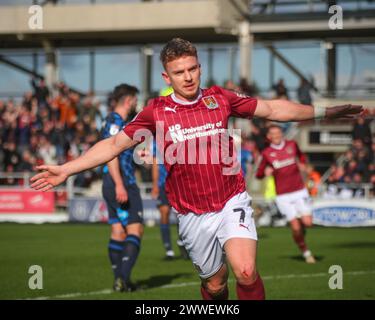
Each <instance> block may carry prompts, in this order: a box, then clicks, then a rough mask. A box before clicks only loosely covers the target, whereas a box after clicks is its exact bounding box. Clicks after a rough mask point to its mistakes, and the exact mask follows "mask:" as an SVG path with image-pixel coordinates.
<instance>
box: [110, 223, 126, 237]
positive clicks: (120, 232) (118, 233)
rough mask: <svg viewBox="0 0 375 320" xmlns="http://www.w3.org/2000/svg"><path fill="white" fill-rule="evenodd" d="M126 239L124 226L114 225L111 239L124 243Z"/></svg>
mask: <svg viewBox="0 0 375 320" xmlns="http://www.w3.org/2000/svg"><path fill="white" fill-rule="evenodd" d="M125 238H126V233H125V230H124V228H123V227H122V225H121V224H120V223H116V224H113V225H112V228H111V239H113V240H116V241H124V240H125Z"/></svg>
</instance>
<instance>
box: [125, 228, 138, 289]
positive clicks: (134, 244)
mask: <svg viewBox="0 0 375 320" xmlns="http://www.w3.org/2000/svg"><path fill="white" fill-rule="evenodd" d="M140 247H141V239H140V238H139V237H137V236H134V235H128V236H127V237H126V239H125V245H124V251H123V253H122V263H121V275H122V278H123V279H124V281H125V282H128V281H129V280H130V275H131V271H132V269H133V266H134V264H135V262H136V261H137V258H138V254H139V249H140Z"/></svg>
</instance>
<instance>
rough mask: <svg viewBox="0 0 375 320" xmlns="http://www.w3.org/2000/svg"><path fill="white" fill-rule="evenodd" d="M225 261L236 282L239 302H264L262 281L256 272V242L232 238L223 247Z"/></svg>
mask: <svg viewBox="0 0 375 320" xmlns="http://www.w3.org/2000/svg"><path fill="white" fill-rule="evenodd" d="M224 249H225V253H226V256H227V260H228V262H229V264H230V266H231V268H232V270H233V273H234V276H235V278H236V280H237V287H236V289H237V296H238V299H240V300H264V299H265V291H264V286H263V281H262V279H261V277H260V275H259V273H258V272H257V270H256V251H257V242H256V241H255V240H252V239H245V238H232V239H229V240H227V242H226V243H225V245H224Z"/></svg>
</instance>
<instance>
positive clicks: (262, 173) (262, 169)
mask: <svg viewBox="0 0 375 320" xmlns="http://www.w3.org/2000/svg"><path fill="white" fill-rule="evenodd" d="M267 165H268V162H267V159H266V157H265V156H264V154H262V159H261V161H260V164H259V166H258V170H257V172H256V175H255V177H256V178H257V179H263V178H264V177H265V175H266V174H265V172H266V168H267Z"/></svg>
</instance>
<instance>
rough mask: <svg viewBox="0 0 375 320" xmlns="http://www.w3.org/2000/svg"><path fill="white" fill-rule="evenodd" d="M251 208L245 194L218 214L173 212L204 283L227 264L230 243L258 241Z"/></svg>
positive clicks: (247, 196)
mask: <svg viewBox="0 0 375 320" xmlns="http://www.w3.org/2000/svg"><path fill="white" fill-rule="evenodd" d="M250 205H251V197H250V196H249V194H248V193H247V192H246V191H245V192H242V193H239V194H237V195H235V196H234V197H232V198H231V199H230V200H229V201H228V202H227V203H226V205H225V207H224V208H223V209H222V210H221V211H218V212H209V213H205V214H200V215H197V214H195V213H192V212H190V213H188V214H178V212H176V210H174V209H173V210H174V211H175V212H176V213H177V218H178V220H179V233H180V236H181V239H182V242H183V244H184V246H185V248H186V250H187V251H188V253H189V256H190V259H191V260H192V262H193V264H194V266H195V268H196V269H197V271H198V272H199V276H200V277H201V278H202V279H207V278H210V277H211V276H213V275H214V274H215V273H216V272H218V271H219V270H220V268H221V266H222V265H223V264H224V263H225V253H224V244H225V242H226V241H227V240H229V239H231V238H247V239H253V240H257V239H258V238H257V232H256V227H255V222H254V219H253V217H252V214H253V210H252V208H251V207H250Z"/></svg>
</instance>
